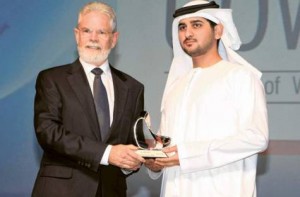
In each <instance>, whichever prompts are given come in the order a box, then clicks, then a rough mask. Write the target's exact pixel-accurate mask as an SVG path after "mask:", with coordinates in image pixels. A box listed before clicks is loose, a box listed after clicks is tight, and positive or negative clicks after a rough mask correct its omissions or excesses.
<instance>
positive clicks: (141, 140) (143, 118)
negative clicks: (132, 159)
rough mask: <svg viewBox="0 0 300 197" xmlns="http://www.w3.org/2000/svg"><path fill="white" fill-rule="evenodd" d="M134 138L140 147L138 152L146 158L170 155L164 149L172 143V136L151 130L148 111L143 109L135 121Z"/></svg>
mask: <svg viewBox="0 0 300 197" xmlns="http://www.w3.org/2000/svg"><path fill="white" fill-rule="evenodd" d="M133 132H134V139H135V142H136V145H137V146H138V147H139V150H137V153H138V154H139V155H141V156H142V157H144V158H165V157H168V155H167V154H166V153H164V152H163V151H162V149H163V148H164V147H166V146H168V145H169V144H170V143H171V138H170V137H167V136H162V135H157V134H155V133H153V132H152V130H151V119H150V115H149V114H148V112H146V111H143V112H142V113H141V115H140V116H139V117H138V119H137V120H136V121H135V124H134V128H133Z"/></svg>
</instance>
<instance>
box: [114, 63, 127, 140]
mask: <svg viewBox="0 0 300 197" xmlns="http://www.w3.org/2000/svg"><path fill="white" fill-rule="evenodd" d="M111 74H112V78H113V83H114V93H115V102H114V113H113V114H114V115H113V123H112V125H111V131H112V132H113V131H114V127H115V126H117V125H118V122H119V121H120V119H121V118H122V116H123V113H124V108H125V104H126V102H127V94H128V87H127V85H126V84H125V83H124V80H126V79H124V77H123V78H122V77H120V76H119V75H118V74H119V73H118V72H117V71H116V70H115V69H114V68H113V67H111ZM111 134H112V133H111Z"/></svg>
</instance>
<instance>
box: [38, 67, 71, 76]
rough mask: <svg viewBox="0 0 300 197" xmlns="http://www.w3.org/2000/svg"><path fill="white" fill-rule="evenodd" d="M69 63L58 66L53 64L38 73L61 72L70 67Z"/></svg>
mask: <svg viewBox="0 0 300 197" xmlns="http://www.w3.org/2000/svg"><path fill="white" fill-rule="evenodd" d="M70 66H71V64H65V65H60V66H54V67H50V68H46V69H44V70H42V71H40V72H39V75H48V74H55V73H62V72H65V71H66V70H68V69H69V68H70Z"/></svg>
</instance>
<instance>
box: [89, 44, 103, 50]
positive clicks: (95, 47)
mask: <svg viewBox="0 0 300 197" xmlns="http://www.w3.org/2000/svg"><path fill="white" fill-rule="evenodd" d="M86 48H88V49H95V50H101V47H100V46H98V45H86Z"/></svg>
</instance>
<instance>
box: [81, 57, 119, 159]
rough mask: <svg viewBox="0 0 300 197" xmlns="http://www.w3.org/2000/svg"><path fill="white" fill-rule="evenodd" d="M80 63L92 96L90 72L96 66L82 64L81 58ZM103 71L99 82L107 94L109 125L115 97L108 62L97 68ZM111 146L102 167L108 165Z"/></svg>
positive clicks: (92, 79) (92, 77)
mask: <svg viewBox="0 0 300 197" xmlns="http://www.w3.org/2000/svg"><path fill="white" fill-rule="evenodd" d="M79 61H80V63H81V64H82V66H83V69H84V72H85V74H86V76H87V79H88V82H89V85H90V88H91V91H92V94H93V95H94V89H93V85H94V78H95V75H94V74H93V73H92V72H91V71H92V70H93V69H94V68H96V67H97V66H95V65H92V64H88V63H86V62H84V61H83V60H82V59H81V58H79ZM99 68H101V69H102V70H103V73H102V74H101V80H102V81H103V84H104V86H105V89H106V92H107V97H108V104H109V116H110V125H111V123H112V121H113V111H114V101H115V95H114V86H113V80H112V75H111V70H110V67H109V64H108V60H106V61H105V62H104V63H103V64H102V65H101V66H99ZM111 148H112V146H111V145H108V146H107V148H106V150H105V152H104V154H103V157H102V159H101V161H100V164H102V165H108V157H109V153H110V150H111Z"/></svg>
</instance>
